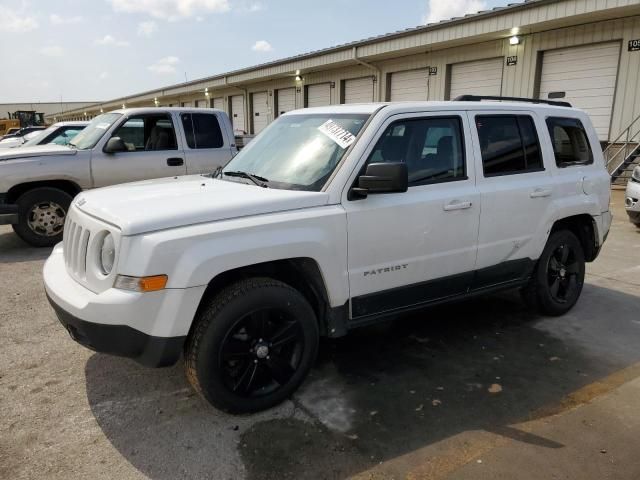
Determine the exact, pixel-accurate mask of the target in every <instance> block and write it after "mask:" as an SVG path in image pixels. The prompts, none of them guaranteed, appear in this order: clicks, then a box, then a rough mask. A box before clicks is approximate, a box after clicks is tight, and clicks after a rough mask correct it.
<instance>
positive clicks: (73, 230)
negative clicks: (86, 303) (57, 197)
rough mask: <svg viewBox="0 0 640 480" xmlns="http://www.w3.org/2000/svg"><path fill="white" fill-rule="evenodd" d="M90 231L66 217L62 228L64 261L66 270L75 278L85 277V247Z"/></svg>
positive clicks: (87, 243)
mask: <svg viewBox="0 0 640 480" xmlns="http://www.w3.org/2000/svg"><path fill="white" fill-rule="evenodd" d="M90 236H91V232H89V230H87V229H85V228H82V225H80V224H79V223H77V222H75V221H74V220H72V219H71V218H70V217H68V218H67V224H66V225H65V228H64V236H63V242H64V243H63V245H64V261H65V263H66V265H67V271H69V273H72V274H73V275H74V276H75V277H76V278H86V275H87V247H88V245H89V237H90Z"/></svg>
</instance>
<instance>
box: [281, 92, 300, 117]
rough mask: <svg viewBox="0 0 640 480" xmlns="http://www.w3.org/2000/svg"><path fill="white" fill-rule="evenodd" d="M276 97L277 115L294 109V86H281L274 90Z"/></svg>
mask: <svg viewBox="0 0 640 480" xmlns="http://www.w3.org/2000/svg"><path fill="white" fill-rule="evenodd" d="M276 99H277V102H278V106H277V107H276V108H277V112H278V115H282V114H284V113H287V112H290V111H291V110H295V109H296V89H295V88H281V89H280V90H278V91H277V92H276Z"/></svg>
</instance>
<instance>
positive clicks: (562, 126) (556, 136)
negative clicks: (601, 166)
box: [547, 117, 593, 168]
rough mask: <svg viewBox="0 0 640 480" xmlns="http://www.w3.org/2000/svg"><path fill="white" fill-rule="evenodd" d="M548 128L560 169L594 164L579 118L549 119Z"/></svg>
mask: <svg viewBox="0 0 640 480" xmlns="http://www.w3.org/2000/svg"><path fill="white" fill-rule="evenodd" d="M547 127H548V128H549V135H550V136H551V143H552V145H553V153H554V155H555V157H556V165H557V166H558V167H560V168H564V167H570V166H572V165H589V164H591V163H593V152H592V151H591V145H589V139H588V138H587V133H586V132H585V130H584V127H583V126H582V122H581V121H580V120H578V119H577V118H562V117H549V118H547Z"/></svg>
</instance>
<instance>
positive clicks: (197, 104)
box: [196, 100, 207, 108]
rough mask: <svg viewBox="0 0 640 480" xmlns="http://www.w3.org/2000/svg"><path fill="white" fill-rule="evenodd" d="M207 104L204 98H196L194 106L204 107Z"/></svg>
mask: <svg viewBox="0 0 640 480" xmlns="http://www.w3.org/2000/svg"><path fill="white" fill-rule="evenodd" d="M206 106H207V102H206V101H205V100H196V108H204V107H206Z"/></svg>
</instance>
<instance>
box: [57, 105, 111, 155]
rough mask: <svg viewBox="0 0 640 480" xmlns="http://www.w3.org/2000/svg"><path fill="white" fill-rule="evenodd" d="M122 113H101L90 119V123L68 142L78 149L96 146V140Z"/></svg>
mask: <svg viewBox="0 0 640 480" xmlns="http://www.w3.org/2000/svg"><path fill="white" fill-rule="evenodd" d="M121 116H122V114H120V113H103V114H102V115H98V116H97V117H96V118H94V119H93V120H91V123H89V125H87V126H86V127H85V129H84V130H82V131H81V132H80V133H79V134H78V135H76V136H75V137H74V139H73V140H71V141H70V142H69V145H73V146H74V147H76V148H77V149H78V150H88V149H90V148H93V147H95V146H96V143H98V140H100V139H101V138H102V136H103V135H104V133H105V132H106V131H107V130H109V128H110V127H111V125H113V124H114V123H115V122H116V120H118V119H119V118H120V117H121Z"/></svg>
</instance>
